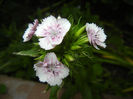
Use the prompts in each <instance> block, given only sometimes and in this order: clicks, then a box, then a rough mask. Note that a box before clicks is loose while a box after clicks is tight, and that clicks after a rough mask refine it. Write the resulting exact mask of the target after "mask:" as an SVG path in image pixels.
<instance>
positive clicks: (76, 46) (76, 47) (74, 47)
mask: <svg viewBox="0 0 133 99" xmlns="http://www.w3.org/2000/svg"><path fill="white" fill-rule="evenodd" d="M80 48H81V46H79V45H73V46H72V47H71V50H77V49H80Z"/></svg>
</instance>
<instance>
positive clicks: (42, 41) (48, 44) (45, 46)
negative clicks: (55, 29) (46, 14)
mask: <svg viewBox="0 0 133 99" xmlns="http://www.w3.org/2000/svg"><path fill="white" fill-rule="evenodd" d="M39 45H40V47H41V48H43V49H45V50H50V49H53V48H54V47H55V46H54V45H52V44H51V42H50V41H49V37H45V38H40V39H39Z"/></svg>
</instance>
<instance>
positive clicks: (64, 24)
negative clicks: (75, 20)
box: [57, 18, 71, 36]
mask: <svg viewBox="0 0 133 99" xmlns="http://www.w3.org/2000/svg"><path fill="white" fill-rule="evenodd" d="M57 23H58V24H59V27H60V28H61V34H62V36H65V35H66V33H67V32H68V31H69V29H70V27H71V24H70V22H69V21H68V20H67V19H65V18H59V19H57Z"/></svg>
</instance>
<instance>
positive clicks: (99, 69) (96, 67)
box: [92, 64, 103, 76]
mask: <svg viewBox="0 0 133 99" xmlns="http://www.w3.org/2000/svg"><path fill="white" fill-rule="evenodd" d="M92 68H93V74H94V75H96V76H98V75H101V74H102V73H103V68H102V67H101V65H100V64H94V65H93V67H92Z"/></svg>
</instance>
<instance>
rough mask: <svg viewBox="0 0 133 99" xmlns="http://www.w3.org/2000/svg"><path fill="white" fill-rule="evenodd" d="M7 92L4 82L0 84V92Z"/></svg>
mask: <svg viewBox="0 0 133 99" xmlns="http://www.w3.org/2000/svg"><path fill="white" fill-rule="evenodd" d="M6 92H7V88H6V86H5V85H4V84H0V94H5V93H6Z"/></svg>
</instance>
